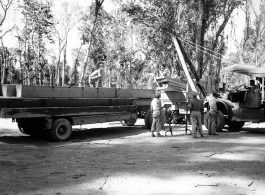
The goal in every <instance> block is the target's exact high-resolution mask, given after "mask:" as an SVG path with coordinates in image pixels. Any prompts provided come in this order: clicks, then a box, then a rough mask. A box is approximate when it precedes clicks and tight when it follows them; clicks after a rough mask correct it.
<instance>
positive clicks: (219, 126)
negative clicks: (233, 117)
mask: <svg viewBox="0 0 265 195" xmlns="http://www.w3.org/2000/svg"><path fill="white" fill-rule="evenodd" d="M209 119H210V116H209V112H207V113H206V114H205V116H204V125H205V127H206V128H207V129H209V127H208V120H209ZM216 122H217V128H216V131H217V132H221V131H222V129H223V128H224V126H225V116H224V114H223V113H222V112H219V113H218V116H217V121H216Z"/></svg>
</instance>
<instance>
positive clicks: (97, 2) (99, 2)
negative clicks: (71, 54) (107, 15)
mask: <svg viewBox="0 0 265 195" xmlns="http://www.w3.org/2000/svg"><path fill="white" fill-rule="evenodd" d="M103 2H104V0H95V6H94V9H92V10H94V21H93V24H92V27H91V30H90V37H89V40H88V49H87V57H86V62H85V64H84V66H83V70H82V74H81V85H84V80H85V74H86V71H87V66H88V61H89V57H90V52H91V47H92V44H91V42H92V40H93V36H94V32H95V29H96V23H97V20H98V15H99V13H100V10H101V7H102V4H103Z"/></svg>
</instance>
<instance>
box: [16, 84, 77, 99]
mask: <svg viewBox="0 0 265 195" xmlns="http://www.w3.org/2000/svg"><path fill="white" fill-rule="evenodd" d="M16 91H17V97H19V98H20V97H23V98H57V97H58V98H62V97H67V98H81V97H82V87H56V86H37V85H17V86H16Z"/></svg>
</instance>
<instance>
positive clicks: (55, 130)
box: [50, 118, 72, 142]
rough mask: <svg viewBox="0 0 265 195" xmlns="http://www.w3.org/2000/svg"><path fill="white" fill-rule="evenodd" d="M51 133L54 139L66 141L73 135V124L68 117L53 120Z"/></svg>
mask: <svg viewBox="0 0 265 195" xmlns="http://www.w3.org/2000/svg"><path fill="white" fill-rule="evenodd" d="M50 134H51V138H52V140H53V141H57V142H58V141H66V140H68V139H69V138H70V137H71V135H72V125H71V123H70V122H69V121H68V120H67V119H64V118H59V119H56V120H55V121H54V122H53V125H52V129H51V130H50Z"/></svg>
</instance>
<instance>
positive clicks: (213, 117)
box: [207, 91, 219, 135]
mask: <svg viewBox="0 0 265 195" xmlns="http://www.w3.org/2000/svg"><path fill="white" fill-rule="evenodd" d="M217 97H218V94H217V92H216V91H213V92H212V94H211V95H210V96H209V97H207V101H208V102H209V106H210V110H209V120H208V134H209V135H217V134H216V128H217V124H216V123H217V116H218V113H219V111H218V110H217V104H216V98H217Z"/></svg>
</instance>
